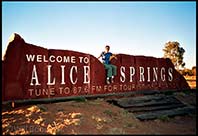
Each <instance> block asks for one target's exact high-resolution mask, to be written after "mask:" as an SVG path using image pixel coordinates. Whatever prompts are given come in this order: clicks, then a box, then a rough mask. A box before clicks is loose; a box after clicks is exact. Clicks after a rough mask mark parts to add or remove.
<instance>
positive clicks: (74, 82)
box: [70, 66, 77, 84]
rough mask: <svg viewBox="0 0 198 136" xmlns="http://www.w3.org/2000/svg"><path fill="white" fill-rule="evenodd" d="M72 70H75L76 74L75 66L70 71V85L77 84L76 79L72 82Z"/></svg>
mask: <svg viewBox="0 0 198 136" xmlns="http://www.w3.org/2000/svg"><path fill="white" fill-rule="evenodd" d="M73 69H75V71H76V73H77V66H72V67H71V69H70V81H71V83H72V84H76V83H77V78H76V80H75V81H74V80H73V76H72V75H73Z"/></svg>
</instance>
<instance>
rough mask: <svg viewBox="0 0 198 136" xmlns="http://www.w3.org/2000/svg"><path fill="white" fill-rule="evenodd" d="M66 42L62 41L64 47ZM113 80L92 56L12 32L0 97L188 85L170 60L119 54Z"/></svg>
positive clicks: (6, 98) (57, 94)
mask: <svg viewBox="0 0 198 136" xmlns="http://www.w3.org/2000/svg"><path fill="white" fill-rule="evenodd" d="M66 46H67V45H65V47H66ZM117 58H118V59H117V60H115V59H114V60H112V63H113V64H114V65H116V66H117V76H116V77H115V82H114V83H112V84H110V85H107V84H106V83H105V75H106V71H105V69H104V66H103V64H102V63H101V62H100V61H99V60H98V59H97V58H95V57H94V56H93V55H91V54H85V53H81V52H76V51H70V50H55V49H46V48H42V47H39V46H36V45H32V44H29V43H26V42H25V41H24V40H23V39H22V38H21V37H20V36H19V35H18V34H14V35H13V39H12V41H10V42H9V44H8V47H7V50H6V53H5V55H4V58H3V60H2V99H3V101H8V100H23V99H40V98H54V97H68V96H80V95H95V94H105V93H118V92H126V93H127V92H131V91H139V90H147V91H149V90H176V89H188V88H189V86H188V84H187V82H186V80H185V79H184V78H183V76H182V75H180V74H179V73H178V72H177V71H176V70H175V69H174V66H173V64H172V63H171V61H170V60H169V59H164V58H154V57H147V56H133V55H127V54H118V55H117Z"/></svg>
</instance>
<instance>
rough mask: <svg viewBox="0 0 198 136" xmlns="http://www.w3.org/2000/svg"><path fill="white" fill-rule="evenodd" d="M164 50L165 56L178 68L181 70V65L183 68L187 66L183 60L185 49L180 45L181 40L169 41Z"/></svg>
mask: <svg viewBox="0 0 198 136" xmlns="http://www.w3.org/2000/svg"><path fill="white" fill-rule="evenodd" d="M163 51H164V58H169V59H170V60H171V61H172V63H173V64H174V66H175V68H176V69H177V70H179V67H182V68H183V67H184V66H185V63H184V62H183V58H184V57H183V55H184V52H185V50H184V48H182V47H180V44H179V42H177V41H173V42H171V41H169V42H167V43H166V44H165V48H164V49H163Z"/></svg>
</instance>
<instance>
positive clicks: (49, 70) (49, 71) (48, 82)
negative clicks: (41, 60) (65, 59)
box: [47, 65, 55, 85]
mask: <svg viewBox="0 0 198 136" xmlns="http://www.w3.org/2000/svg"><path fill="white" fill-rule="evenodd" d="M51 67H52V65H48V66H47V68H48V69H47V70H48V79H47V85H55V78H54V79H53V82H50V79H51Z"/></svg>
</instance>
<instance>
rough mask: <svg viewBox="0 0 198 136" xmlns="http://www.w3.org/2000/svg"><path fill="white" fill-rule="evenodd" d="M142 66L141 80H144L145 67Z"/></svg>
mask: <svg viewBox="0 0 198 136" xmlns="http://www.w3.org/2000/svg"><path fill="white" fill-rule="evenodd" d="M139 68H140V82H142V81H144V67H139Z"/></svg>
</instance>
